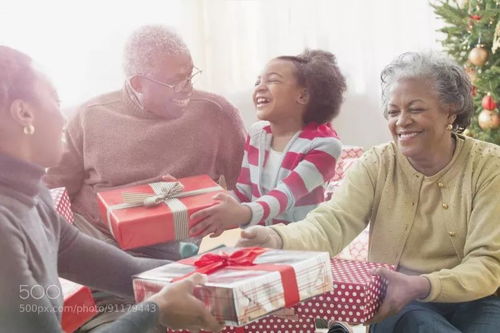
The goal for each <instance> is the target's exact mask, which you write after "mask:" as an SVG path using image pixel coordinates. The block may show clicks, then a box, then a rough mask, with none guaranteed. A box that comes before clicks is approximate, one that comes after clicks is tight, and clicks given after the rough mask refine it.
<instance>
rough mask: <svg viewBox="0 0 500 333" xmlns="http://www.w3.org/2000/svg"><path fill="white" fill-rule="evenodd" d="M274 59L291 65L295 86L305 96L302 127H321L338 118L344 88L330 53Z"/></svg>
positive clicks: (310, 52)
mask: <svg viewBox="0 0 500 333" xmlns="http://www.w3.org/2000/svg"><path fill="white" fill-rule="evenodd" d="M276 59H280V60H287V61H291V62H292V63H293V64H294V65H295V68H296V75H297V80H298V83H299V84H300V85H302V86H304V87H305V88H306V89H307V91H308V93H309V103H308V104H307V106H306V112H305V113H304V123H305V124H308V123H310V122H317V123H319V124H324V123H327V122H329V121H331V120H332V119H333V118H335V117H336V116H337V115H338V114H339V112H340V106H341V105H342V101H343V94H344V92H345V91H346V89H347V86H346V83H345V78H344V76H343V75H342V73H341V72H340V69H339V68H338V66H337V61H336V58H335V56H334V55H333V54H332V53H330V52H328V51H323V50H309V49H306V50H304V52H302V53H301V54H299V55H298V56H281V57H278V58H276Z"/></svg>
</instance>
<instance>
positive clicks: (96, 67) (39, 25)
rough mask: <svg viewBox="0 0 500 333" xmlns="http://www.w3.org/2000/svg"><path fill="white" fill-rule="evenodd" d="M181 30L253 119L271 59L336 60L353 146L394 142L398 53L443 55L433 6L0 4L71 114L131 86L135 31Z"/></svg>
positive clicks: (52, 0) (399, 2) (5, 24)
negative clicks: (309, 55)
mask: <svg viewBox="0 0 500 333" xmlns="http://www.w3.org/2000/svg"><path fill="white" fill-rule="evenodd" d="M147 23H165V24H169V25H172V26H174V27H176V29H177V30H178V31H179V32H180V33H181V34H182V35H183V36H184V38H185V39H186V42H187V43H188V45H189V46H190V48H191V51H192V54H193V58H194V62H195V64H196V65H197V66H198V67H200V68H202V69H203V70H204V73H203V75H202V78H201V80H200V82H199V87H200V88H203V89H206V90H210V91H214V92H217V93H219V94H221V95H224V96H225V97H227V98H228V99H229V100H230V101H232V102H233V103H234V104H235V105H236V106H237V107H238V108H239V109H240V110H241V112H242V115H243V117H244V119H245V122H246V124H247V125H249V124H251V123H252V122H253V121H254V120H255V115H254V110H253V106H252V103H251V91H252V87H253V84H254V82H255V78H256V76H257V75H258V74H259V73H260V71H261V69H262V68H263V67H264V65H265V63H266V62H267V61H268V60H269V59H271V58H272V57H275V56H278V55H283V54H292V55H293V54H298V53H300V52H301V51H302V50H303V49H304V48H305V47H309V48H324V49H327V50H329V51H331V52H333V53H335V54H336V55H337V58H338V62H339V65H340V68H341V69H342V71H343V72H344V74H345V76H346V77H347V80H348V86H349V91H348V94H347V96H346V100H345V103H344V106H343V108H342V111H341V114H340V116H339V117H338V118H337V119H335V120H334V126H335V127H336V128H337V130H338V132H339V134H340V135H341V138H342V139H343V141H344V142H345V143H346V144H356V145H363V146H365V147H368V146H371V145H373V144H378V143H381V142H385V141H387V140H389V136H388V134H387V130H386V127H385V121H384V119H383V117H382V112H381V109H380V104H379V73H380V71H381V69H382V68H383V67H384V65H386V64H387V63H388V62H389V61H390V60H391V59H392V58H393V57H395V56H396V55H398V54H400V53H402V52H405V51H411V50H422V49H431V48H434V49H436V48H439V45H438V43H437V42H436V39H437V38H438V35H437V34H436V32H435V30H436V29H437V27H438V25H439V22H437V20H436V18H435V15H434V14H433V12H432V9H431V7H430V6H429V4H428V2H427V1H426V0H377V1H373V0H141V1H126V0H122V1H118V0H113V1H112V0H106V1H99V0H87V1H81V0H72V1H69V0H44V1H36V0H33V1H27V0H17V1H2V2H0V44H5V45H9V46H12V47H15V48H18V49H20V50H23V51H24V52H26V53H28V54H30V55H31V56H33V57H34V58H35V59H36V60H37V61H38V62H39V63H41V64H43V65H44V67H45V70H46V72H48V73H49V74H50V75H51V77H52V78H53V80H54V82H55V84H56V86H57V88H58V90H59V94H60V95H61V100H62V103H63V106H64V107H66V108H68V107H71V106H73V105H76V104H78V103H80V102H82V101H83V100H85V99H87V98H90V97H91V96H93V95H96V94H100V93H103V92H106V91H109V90H112V89H117V88H119V87H120V86H121V84H122V82H123V79H124V78H123V75H122V72H121V50H122V47H123V43H124V41H125V39H126V36H127V35H128V34H129V33H130V32H131V31H132V30H133V29H134V28H136V27H137V26H140V25H142V24H147Z"/></svg>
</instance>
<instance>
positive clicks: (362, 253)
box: [336, 226, 370, 261]
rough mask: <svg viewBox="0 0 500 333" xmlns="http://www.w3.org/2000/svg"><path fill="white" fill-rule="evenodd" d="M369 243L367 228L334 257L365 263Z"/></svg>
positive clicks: (368, 229) (368, 230)
mask: <svg viewBox="0 0 500 333" xmlns="http://www.w3.org/2000/svg"><path fill="white" fill-rule="evenodd" d="M369 241H370V227H369V226H368V227H366V228H365V229H364V230H363V231H362V232H361V233H360V234H359V235H358V236H356V238H354V239H353V240H352V242H350V243H349V245H347V246H346V247H345V248H344V249H343V250H342V252H340V253H339V254H338V255H337V256H336V258H340V259H350V260H358V261H367V260H368V245H369Z"/></svg>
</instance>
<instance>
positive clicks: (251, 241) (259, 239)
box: [236, 225, 283, 249]
mask: <svg viewBox="0 0 500 333" xmlns="http://www.w3.org/2000/svg"><path fill="white" fill-rule="evenodd" d="M236 246H237V247H249V246H259V247H266V248H271V249H281V248H282V247H283V242H282V240H281V237H280V235H278V233H277V232H276V231H274V230H273V229H271V228H269V227H263V226H260V225H257V226H255V227H251V228H248V229H246V230H243V231H241V238H240V239H239V240H238V243H236Z"/></svg>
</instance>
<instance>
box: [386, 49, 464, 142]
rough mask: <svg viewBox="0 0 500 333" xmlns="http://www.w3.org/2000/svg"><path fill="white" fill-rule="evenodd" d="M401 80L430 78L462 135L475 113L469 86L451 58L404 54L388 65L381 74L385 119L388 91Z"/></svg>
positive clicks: (412, 53)
mask: <svg viewBox="0 0 500 333" xmlns="http://www.w3.org/2000/svg"><path fill="white" fill-rule="evenodd" d="M404 78H424V79H431V80H432V82H433V84H434V89H435V90H436V92H437V94H438V98H439V101H440V102H441V103H442V104H444V105H449V106H451V107H452V110H453V113H454V114H455V115H456V118H455V121H454V122H453V130H454V131H455V132H458V133H461V132H463V131H464V130H465V129H466V128H467V127H468V126H469V125H470V121H471V117H472V115H473V114H474V107H473V104H472V94H471V92H472V84H471V83H470V81H469V77H468V76H467V74H466V73H465V70H464V69H463V68H462V67H461V66H459V65H458V64H457V63H456V62H454V61H453V60H451V59H450V58H448V57H446V56H444V55H442V54H439V53H435V52H425V53H424V52H407V53H403V54H402V55H400V56H399V57H398V58H396V59H395V60H393V61H392V62H391V63H390V64H389V65H387V66H386V67H385V68H384V69H383V70H382V74H381V75H380V79H381V85H382V104H383V107H384V115H385V116H386V117H387V104H388V102H389V91H390V89H391V87H392V86H393V85H394V83H396V82H397V81H398V80H401V79H404Z"/></svg>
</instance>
